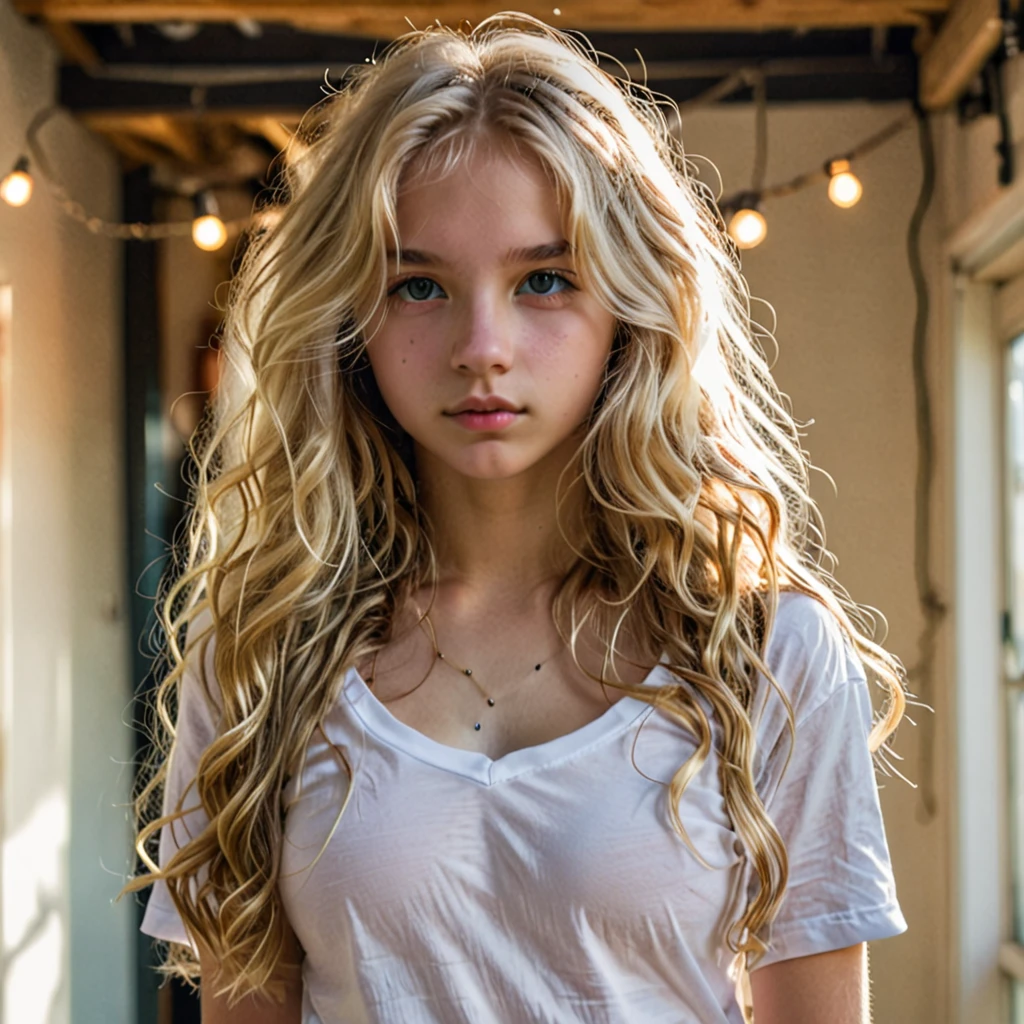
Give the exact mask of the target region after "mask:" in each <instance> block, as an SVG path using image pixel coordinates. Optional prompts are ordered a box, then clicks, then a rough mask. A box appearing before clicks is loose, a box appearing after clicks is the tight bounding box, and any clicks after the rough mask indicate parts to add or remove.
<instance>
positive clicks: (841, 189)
mask: <svg viewBox="0 0 1024 1024" xmlns="http://www.w3.org/2000/svg"><path fill="white" fill-rule="evenodd" d="M825 170H827V171H828V175H829V181H828V197H829V199H831V200H832V202H833V203H835V204H836V206H841V207H842V208H843V209H844V210H845V209H849V208H850V207H851V206H855V205H856V204H857V202H858V201H859V200H860V197H861V196H862V195H863V194H864V186H863V185H862V184H861V183H860V178H858V177H857V175H856V174H854V173H853V171H851V170H850V161H849V160H829V162H828V163H827V164H826V165H825Z"/></svg>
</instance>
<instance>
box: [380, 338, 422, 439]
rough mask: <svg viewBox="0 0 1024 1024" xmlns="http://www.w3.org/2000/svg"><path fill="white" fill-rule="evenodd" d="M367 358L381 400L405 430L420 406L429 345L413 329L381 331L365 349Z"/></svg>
mask: <svg viewBox="0 0 1024 1024" xmlns="http://www.w3.org/2000/svg"><path fill="white" fill-rule="evenodd" d="M366 351H367V357H368V358H369V360H370V366H371V367H372V369H373V375H374V377H375V378H376V381H377V387H378V388H379V389H380V393H381V397H382V398H383V399H384V401H385V403H386V404H387V406H388V408H389V409H390V410H391V412H392V414H393V415H394V417H395V419H397V420H398V421H399V423H400V424H401V425H402V426H403V427H405V426H407V425H408V422H409V420H410V419H414V418H415V413H416V410H417V409H418V408H419V407H420V405H421V404H422V397H423V386H424V384H425V383H426V376H427V370H428V365H427V364H428V363H429V359H430V356H429V351H430V346H429V345H428V344H427V343H426V341H425V340H424V339H423V338H422V337H420V336H418V335H417V333H416V332H415V331H414V330H411V329H407V330H404V331H400V332H384V331H382V332H380V333H379V334H378V335H377V336H376V337H374V338H373V339H372V340H371V341H370V343H369V345H368V346H367V350H366Z"/></svg>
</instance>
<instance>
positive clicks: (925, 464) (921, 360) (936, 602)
mask: <svg viewBox="0 0 1024 1024" xmlns="http://www.w3.org/2000/svg"><path fill="white" fill-rule="evenodd" d="M914 112H915V114H916V120H917V137H918V144H919V148H920V154H921V187H920V189H919V191H918V195H917V203H916V204H915V206H914V211H913V213H912V214H911V216H910V223H909V225H908V228H907V256H908V259H909V263H910V274H911V277H912V278H913V281H914V293H915V295H916V298H917V309H916V312H915V317H914V340H913V348H912V365H913V374H914V406H915V413H916V426H917V481H916V488H915V497H914V580H915V584H916V587H917V600H918V604H919V605H920V607H921V614H922V615H923V617H924V627H923V628H922V630H921V634H920V636H919V638H918V661H917V664H916V665H914V666H913V667H912V668H911V669H909V670H908V671H907V678H908V681H909V680H911V679H912V680H915V682H916V685H917V691H916V692H915V693H914V694H913V696H915V697H919V698H921V700H920V701H915V702H914V703H915V705H917V706H921V707H925V708H928V710H930V711H932V713H933V714H934V708H933V707H932V706H931V700H932V699H933V694H934V684H935V661H936V640H937V635H938V631H939V626H940V625H941V623H942V620H943V618H944V617H945V615H946V611H947V608H946V605H945V603H944V602H943V601H942V600H941V598H940V597H939V593H938V588H937V587H936V585H935V581H934V579H933V578H932V530H931V496H932V487H933V484H934V482H935V430H934V425H933V423H932V402H931V392H930V389H929V386H928V367H927V353H928V313H929V305H930V303H929V296H928V281H927V278H926V276H925V271H924V264H923V261H922V259H921V225H922V223H923V222H924V217H925V214H926V213H927V212H928V207H929V206H930V204H931V201H932V195H933V193H934V191H935V149H934V145H933V142H932V133H931V122H930V121H929V119H928V114H927V113H926V112H925V111H924V110H923V109H922V108H921V107H920V106H919V105H915V111H914ZM920 745H921V746H920V758H919V764H920V773H919V774H920V779H921V782H920V787H919V793H920V798H921V802H920V805H919V809H918V819H919V820H920V821H922V822H928V821H930V820H931V819H932V818H933V817H934V816H935V813H936V809H937V800H936V796H935V771H934V762H935V730H934V728H930V729H923V730H922V731H921V736H920Z"/></svg>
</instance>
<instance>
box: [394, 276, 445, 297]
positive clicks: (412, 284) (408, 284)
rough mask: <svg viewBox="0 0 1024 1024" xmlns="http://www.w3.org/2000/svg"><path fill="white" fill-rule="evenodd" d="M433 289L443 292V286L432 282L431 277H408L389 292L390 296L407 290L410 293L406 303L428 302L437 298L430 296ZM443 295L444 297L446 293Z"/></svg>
mask: <svg viewBox="0 0 1024 1024" xmlns="http://www.w3.org/2000/svg"><path fill="white" fill-rule="evenodd" d="M431 287H433V288H437V290H438V291H441V286H440V285H439V284H438V283H437V282H436V281H431V280H430V278H429V277H407V278H406V279H405V280H404V281H401V282H399V283H398V284H396V285H395V287H394V288H392V289H391V291H389V292H388V295H398V293H399V292H400V291H402V289H403V288H405V289H407V290H408V292H409V298H407V299H405V301H406V302H426V301H427V299H434V298H437V296H436V295H431V294H430V289H431ZM441 294H442V295H443V294H444V292H441ZM399 298H404V296H399Z"/></svg>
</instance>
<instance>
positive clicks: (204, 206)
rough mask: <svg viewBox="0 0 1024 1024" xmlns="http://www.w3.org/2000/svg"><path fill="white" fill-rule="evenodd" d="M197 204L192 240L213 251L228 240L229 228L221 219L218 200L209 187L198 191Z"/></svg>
mask: <svg viewBox="0 0 1024 1024" xmlns="http://www.w3.org/2000/svg"><path fill="white" fill-rule="evenodd" d="M195 204H196V212H195V220H193V221H192V241H193V242H195V243H196V245H197V246H199V248H200V249H205V250H206V251H207V252H213V251H214V250H216V249H219V248H220V247H221V246H222V245H223V244H224V243H225V242H226V241H227V240H228V229H227V228H226V227H225V226H224V221H222V220H221V219H220V210H219V208H218V207H217V200H216V199H214V197H213V193H212V192H211V191H210V190H209V189H202V190H201V191H199V192H197V193H196V197H195Z"/></svg>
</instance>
